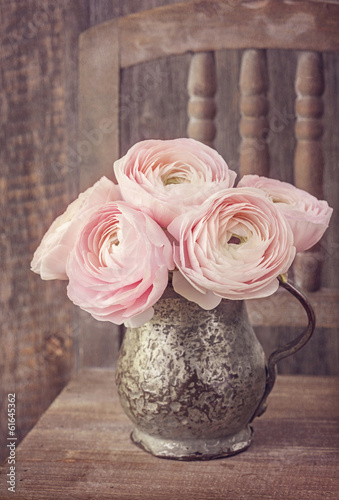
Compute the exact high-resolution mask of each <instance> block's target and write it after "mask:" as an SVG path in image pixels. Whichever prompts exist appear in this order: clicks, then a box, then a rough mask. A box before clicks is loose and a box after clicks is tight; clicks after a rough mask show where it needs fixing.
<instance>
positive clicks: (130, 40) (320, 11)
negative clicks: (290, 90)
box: [119, 0, 339, 67]
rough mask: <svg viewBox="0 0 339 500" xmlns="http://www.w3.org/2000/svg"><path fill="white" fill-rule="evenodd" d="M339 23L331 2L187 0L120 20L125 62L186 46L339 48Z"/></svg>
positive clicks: (196, 48)
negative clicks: (187, 0)
mask: <svg viewBox="0 0 339 500" xmlns="http://www.w3.org/2000/svg"><path fill="white" fill-rule="evenodd" d="M328 14H330V15H328ZM183 19H184V20H185V22H184V23H182V20H183ZM338 24H339V6H338V5H337V4H335V3H332V2H329V3H328V4H324V2H319V3H317V2H303V1H281V2H280V1H279V2H274V1H269V2H261V1H253V2H246V1H245V2H243V1H237V0H234V1H233V0H232V1H224V2H220V1H215V0H212V1H208V2H206V1H204V0H202V1H200V2H185V3H183V4H182V5H180V6H179V5H171V6H164V7H163V8H161V9H157V10H156V11H153V12H143V13H137V14H135V15H132V16H128V17H126V18H124V19H122V20H121V22H120V23H119V26H120V33H121V35H120V36H121V45H122V52H121V65H122V67H127V66H130V65H133V64H138V63H140V62H142V61H149V60H152V59H156V58H158V57H164V56H168V55H171V54H184V53H185V52H187V51H188V50H192V51H194V52H202V51H209V50H222V49H225V48H228V49H244V48H267V49H274V48H282V49H294V50H319V51H331V50H339V34H338V29H337V27H338ZM239 26H241V27H242V28H241V29H238V27H239ZM314 32H316V33H317V36H316V37H315V36H314ZM212 33H213V35H212V36H211V34H212ZM243 33H246V36H244V35H243Z"/></svg>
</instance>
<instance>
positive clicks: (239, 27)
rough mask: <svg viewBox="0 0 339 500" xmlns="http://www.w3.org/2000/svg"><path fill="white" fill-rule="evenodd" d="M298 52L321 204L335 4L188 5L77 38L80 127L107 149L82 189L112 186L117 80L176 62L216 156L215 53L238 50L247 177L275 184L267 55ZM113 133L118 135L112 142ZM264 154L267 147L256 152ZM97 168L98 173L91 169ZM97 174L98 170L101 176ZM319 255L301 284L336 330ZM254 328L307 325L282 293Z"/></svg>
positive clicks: (307, 156)
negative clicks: (101, 181)
mask: <svg viewBox="0 0 339 500" xmlns="http://www.w3.org/2000/svg"><path fill="white" fill-rule="evenodd" d="M277 48H279V49H285V50H294V51H298V58H297V71H296V75H295V90H296V100H295V113H296V121H295V138H296V149H295V157H294V174H295V185H296V186H297V187H300V188H302V189H306V190H307V191H308V192H310V193H312V194H313V195H315V196H316V197H318V198H323V191H322V186H323V169H324V159H323V150H322V135H323V124H322V116H323V101H322V93H323V91H324V74H323V64H322V54H321V52H324V51H339V4H338V3H335V2H331V1H322V0H317V1H293V0H291V1H290V0H289V1H285V0H283V1H276V0H268V1H265V2H262V1H256V0H255V1H239V0H226V1H222V0H210V1H188V2H185V3H181V4H173V5H168V6H165V7H159V8H156V9H153V10H150V11H145V12H140V13H137V14H134V15H129V16H127V17H123V18H119V19H113V20H111V21H108V22H105V23H102V24H100V25H97V26H95V27H93V28H91V29H89V30H88V31H86V32H84V33H83V34H82V35H81V38H80V59H79V99H80V101H79V113H80V116H79V127H80V130H86V131H90V134H91V136H92V141H93V143H94V141H95V140H96V141H97V142H98V143H100V147H98V148H93V149H92V150H91V151H88V152H87V153H86V155H84V157H83V162H82V165H81V171H80V184H81V189H82V190H83V189H85V188H87V187H88V186H89V185H91V184H93V183H94V182H95V181H96V180H97V179H98V176H99V175H100V174H101V175H107V176H110V177H111V176H112V163H113V161H114V160H115V159H117V158H119V156H120V152H119V86H120V70H121V69H122V68H127V67H129V66H132V65H136V64H141V63H144V62H146V61H151V60H154V59H157V58H162V57H166V56H169V55H179V54H185V53H187V52H190V53H192V58H191V64H190V68H189V72H188V73H189V76H188V86H187V88H188V94H189V99H188V108H187V111H188V117H189V122H188V129H187V135H188V137H192V138H195V139H197V140H199V141H202V142H204V143H206V144H208V145H210V146H213V143H214V138H215V134H216V128H215V124H214V116H215V112H216V106H215V101H214V96H215V92H216V71H215V58H214V51H218V50H223V49H241V50H243V53H242V63H241V71H240V75H239V87H240V115H241V119H240V124H239V131H240V135H241V148H240V174H241V175H243V174H250V173H255V174H259V175H265V176H269V173H270V165H269V154H268V148H269V145H268V143H267V141H266V137H267V133H268V131H269V121H268V109H269V103H268V98H267V91H268V78H267V67H266V49H277ZM112 131H113V132H115V133H114V134H112ZM259 146H260V147H259ZM93 165H96V168H93ZM97 166H99V168H100V172H99V171H98V168H97ZM320 267H321V258H319V249H318V248H317V247H315V248H314V249H311V250H310V251H309V252H305V253H303V254H300V255H298V257H297V259H296V261H295V265H294V275H295V278H296V280H297V281H298V284H299V285H300V286H301V287H302V288H303V289H304V290H305V291H307V292H309V296H310V300H311V302H312V303H313V305H314V308H315V312H316V315H317V324H318V326H322V327H329V328H331V327H337V325H338V324H339V321H338V320H339V313H338V309H337V307H336V304H337V303H338V298H339V294H338V290H336V289H331V290H328V289H323V288H322V287H321V281H320V276H321V273H320ZM248 309H249V312H250V316H251V319H252V322H253V324H255V325H266V326H267V325H270V326H271V325H274V326H280V325H287V326H288V325H289V326H299V325H304V324H305V316H304V313H303V311H302V309H301V308H300V307H299V305H298V303H296V302H295V301H294V300H293V298H291V297H289V296H288V294H285V293H284V292H283V291H281V292H280V291H279V292H277V293H276V294H274V295H273V296H271V297H269V298H265V299H260V300H253V301H249V303H248Z"/></svg>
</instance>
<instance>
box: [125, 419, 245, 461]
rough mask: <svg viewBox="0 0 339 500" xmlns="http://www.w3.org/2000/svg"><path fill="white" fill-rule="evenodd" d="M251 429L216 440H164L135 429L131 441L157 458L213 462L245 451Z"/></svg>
mask: <svg viewBox="0 0 339 500" xmlns="http://www.w3.org/2000/svg"><path fill="white" fill-rule="evenodd" d="M252 433H253V431H252V428H251V427H250V426H247V427H245V428H244V429H242V430H241V431H239V432H238V433H236V434H233V435H230V436H225V437H224V438H216V439H201V438H200V439H199V438H197V439H180V440H176V439H164V438H159V437H155V436H151V435H149V434H146V433H145V432H143V431H141V430H140V429H138V428H135V429H134V430H133V432H132V434H131V439H132V441H133V442H134V443H135V444H136V445H137V446H139V447H140V448H142V449H143V450H145V451H147V452H148V453H151V454H152V455H154V456H156V457H159V458H168V459H172V460H213V459H216V458H225V457H229V456H232V455H236V454H237V453H240V452H242V451H245V450H247V448H248V447H249V446H250V444H251V442H252Z"/></svg>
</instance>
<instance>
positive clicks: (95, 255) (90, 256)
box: [67, 202, 174, 328]
mask: <svg viewBox="0 0 339 500" xmlns="http://www.w3.org/2000/svg"><path fill="white" fill-rule="evenodd" d="M173 268H174V262H173V255H172V246H171V243H170V241H169V239H168V238H167V236H166V234H165V232H164V231H163V229H162V228H161V227H160V226H159V225H158V224H157V223H156V222H155V221H154V220H152V219H151V218H150V217H149V216H148V215H146V214H144V213H142V212H141V211H139V210H137V209H134V208H132V207H130V206H128V205H127V204H126V203H125V202H112V203H107V204H106V205H104V206H103V207H101V208H99V209H98V210H97V211H96V212H95V213H94V214H93V215H92V217H91V219H90V220H89V221H88V222H87V224H86V225H85V226H84V227H83V228H82V230H81V233H80V235H79V237H78V240H77V242H76V245H75V247H74V249H73V250H72V252H71V254H70V257H69V259H68V262H67V274H68V276H69V284H68V288H67V294H68V297H69V298H70V299H71V300H72V301H73V302H74V304H76V305H78V306H80V307H81V308H82V309H84V310H85V311H87V312H89V313H90V314H91V315H92V316H93V317H94V318H95V319H97V320H100V321H111V322H112V323H115V324H118V325H120V324H122V323H125V325H126V326H130V327H133V328H134V327H138V326H141V325H142V324H144V323H145V322H146V321H149V320H150V319H151V317H152V316H153V307H152V306H153V304H154V303H155V302H156V301H157V300H158V299H159V298H160V297H161V295H162V294H163V292H164V290H165V288H166V286H167V283H168V270H171V269H173Z"/></svg>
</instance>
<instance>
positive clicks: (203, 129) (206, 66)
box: [187, 52, 217, 147]
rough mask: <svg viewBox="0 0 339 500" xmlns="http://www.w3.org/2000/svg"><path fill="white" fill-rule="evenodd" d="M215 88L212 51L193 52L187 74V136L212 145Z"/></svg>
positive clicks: (214, 133) (214, 129)
mask: <svg viewBox="0 0 339 500" xmlns="http://www.w3.org/2000/svg"><path fill="white" fill-rule="evenodd" d="M216 88H217V82H216V71H215V61H214V53H213V52H198V53H197V54H194V55H193V57H192V60H191V65H190V69H189V75H188V84H187V90H188V94H189V102H188V108H187V111H188V116H189V122H188V127H187V134H188V137H191V138H192V139H196V140H197V141H200V142H203V143H204V144H207V145H208V146H211V147H213V144H214V138H215V135H216V128H215V124H214V117H215V114H216V106H215V102H214V95H215V92H216Z"/></svg>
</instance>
